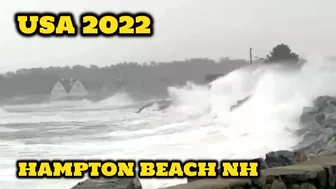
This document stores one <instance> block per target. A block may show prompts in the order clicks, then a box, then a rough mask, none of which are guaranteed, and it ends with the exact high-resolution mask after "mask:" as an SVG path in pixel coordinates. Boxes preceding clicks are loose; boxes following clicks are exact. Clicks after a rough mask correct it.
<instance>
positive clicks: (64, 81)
mask: <svg viewBox="0 0 336 189" xmlns="http://www.w3.org/2000/svg"><path fill="white" fill-rule="evenodd" d="M76 81H77V80H76V79H74V78H69V79H64V78H62V79H61V80H59V82H60V83H61V84H62V85H63V87H64V89H65V91H66V92H67V93H68V92H70V90H71V87H72V86H73V85H74V84H75V83H76Z"/></svg>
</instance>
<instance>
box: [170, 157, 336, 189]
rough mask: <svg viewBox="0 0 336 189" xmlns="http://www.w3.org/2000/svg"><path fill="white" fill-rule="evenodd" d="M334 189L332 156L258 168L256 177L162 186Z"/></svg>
mask: <svg viewBox="0 0 336 189" xmlns="http://www.w3.org/2000/svg"><path fill="white" fill-rule="evenodd" d="M231 188H232V189H248V188H254V189H259V188H260V189H332V188H335V189H336V155H330V156H320V157H315V158H313V159H311V160H308V161H304V162H301V163H297V164H294V165H289V166H281V167H273V168H267V169H264V170H261V176H260V177H259V178H256V179H244V178H242V179H239V178H237V179H230V178H216V179H202V180H196V181H193V182H189V183H187V184H180V185H175V186H170V187H167V188H164V189H231Z"/></svg>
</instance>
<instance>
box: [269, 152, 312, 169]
mask: <svg viewBox="0 0 336 189" xmlns="http://www.w3.org/2000/svg"><path fill="white" fill-rule="evenodd" d="M305 160H307V157H306V155H305V154H304V152H299V151H288V150H279V151H272V152H269V153H267V154H266V158H265V162H266V164H267V167H268V168H272V167H280V166H286V165H293V164H296V163H299V162H302V161H305Z"/></svg>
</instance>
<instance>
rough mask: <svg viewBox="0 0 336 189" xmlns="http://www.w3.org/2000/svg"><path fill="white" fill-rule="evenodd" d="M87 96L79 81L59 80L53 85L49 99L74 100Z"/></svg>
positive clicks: (71, 79)
mask: <svg viewBox="0 0 336 189" xmlns="http://www.w3.org/2000/svg"><path fill="white" fill-rule="evenodd" d="M87 96H88V91H87V89H86V88H85V86H84V85H83V83H82V82H80V81H79V80H76V79H73V78H70V79H64V78H63V79H61V80H59V81H57V82H56V83H55V85H54V86H53V87H52V89H51V92H50V99H53V100H57V99H76V98H84V97H87Z"/></svg>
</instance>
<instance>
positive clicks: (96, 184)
mask: <svg viewBox="0 0 336 189" xmlns="http://www.w3.org/2000/svg"><path fill="white" fill-rule="evenodd" d="M71 189H142V185H141V183H140V180H139V179H138V178H99V179H86V180H85V181H83V182H79V183H78V184H77V185H76V186H74V187H72V188H71Z"/></svg>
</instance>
